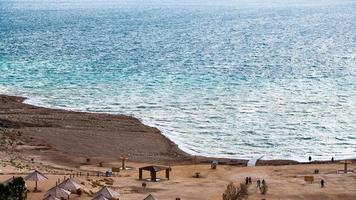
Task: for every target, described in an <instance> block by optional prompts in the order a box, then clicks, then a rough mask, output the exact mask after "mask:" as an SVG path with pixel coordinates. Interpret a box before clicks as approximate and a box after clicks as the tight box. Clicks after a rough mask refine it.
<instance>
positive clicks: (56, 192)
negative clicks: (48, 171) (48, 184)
mask: <svg viewBox="0 0 356 200" xmlns="http://www.w3.org/2000/svg"><path fill="white" fill-rule="evenodd" d="M69 195H70V192H69V191H68V190H65V189H63V188H60V187H58V186H55V187H53V188H51V189H50V190H48V191H47V192H46V194H45V195H44V196H45V197H48V196H54V197H57V198H68V197H69Z"/></svg>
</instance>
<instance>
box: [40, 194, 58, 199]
mask: <svg viewBox="0 0 356 200" xmlns="http://www.w3.org/2000/svg"><path fill="white" fill-rule="evenodd" d="M43 200H60V199H59V198H57V197H55V196H52V195H48V196H47V197H45V198H44V199H43Z"/></svg>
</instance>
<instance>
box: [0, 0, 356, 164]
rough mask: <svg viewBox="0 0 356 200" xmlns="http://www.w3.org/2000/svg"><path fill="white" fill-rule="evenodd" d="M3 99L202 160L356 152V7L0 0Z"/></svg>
mask: <svg viewBox="0 0 356 200" xmlns="http://www.w3.org/2000/svg"><path fill="white" fill-rule="evenodd" d="M262 2H263V3H262ZM0 93H6V94H15V95H23V96H27V97H32V98H31V99H30V100H29V101H30V103H33V104H36V105H42V106H48V107H60V108H66V109H74V110H80V111H90V112H105V113H121V114H129V115H134V116H137V117H139V118H141V119H142V120H143V121H144V122H145V123H147V124H150V125H153V126H157V127H159V128H160V129H161V130H162V131H163V132H164V134H166V135H167V136H168V137H169V138H171V139H172V140H174V141H175V142H176V143H177V144H179V146H180V147H181V148H183V149H184V150H186V151H188V152H189V153H193V154H199V155H209V156H224V157H233V158H249V157H251V156H255V155H265V158H283V159H298V160H305V158H306V156H307V155H313V156H314V157H315V158H320V159H321V158H324V159H325V158H330V157H331V156H335V157H336V158H341V157H355V155H356V114H355V113H356V1H347V0H335V1H325V0H324V1H323V0H321V1H302V0H300V1H291V0H289V1H288V0H287V1H267V2H266V1H262V0H261V1H245V2H243V1H219V3H216V2H214V1H203V0H201V1H195V2H193V1H152V0H151V1H143V2H140V1H101V3H94V2H92V1H73V0H72V1H70V0H69V1H60V2H59V1H33V0H30V1H6V0H0Z"/></svg>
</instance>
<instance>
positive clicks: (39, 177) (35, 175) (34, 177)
mask: <svg viewBox="0 0 356 200" xmlns="http://www.w3.org/2000/svg"><path fill="white" fill-rule="evenodd" d="M47 179H48V178H47V177H46V176H45V175H44V174H42V173H41V172H39V171H37V170H35V171H34V172H32V173H30V174H29V175H27V176H26V177H25V180H26V181H35V183H36V187H35V191H37V182H38V181H44V180H47Z"/></svg>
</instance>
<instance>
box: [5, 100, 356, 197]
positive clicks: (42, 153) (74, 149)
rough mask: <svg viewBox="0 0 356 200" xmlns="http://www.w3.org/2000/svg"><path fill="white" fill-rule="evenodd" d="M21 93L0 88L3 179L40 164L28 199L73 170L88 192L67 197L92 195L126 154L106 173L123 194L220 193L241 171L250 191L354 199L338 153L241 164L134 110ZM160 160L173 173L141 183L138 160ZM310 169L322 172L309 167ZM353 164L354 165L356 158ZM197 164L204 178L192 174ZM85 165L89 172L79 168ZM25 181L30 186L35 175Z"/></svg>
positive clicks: (355, 180) (354, 177)
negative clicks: (196, 149)
mask: <svg viewBox="0 0 356 200" xmlns="http://www.w3.org/2000/svg"><path fill="white" fill-rule="evenodd" d="M23 100H24V98H21V97H13V96H5V95H1V96H0V136H1V147H0V158H1V159H0V169H1V171H0V182H2V181H5V180H7V179H8V178H10V177H12V176H24V175H26V174H27V173H29V172H31V171H32V170H33V169H38V170H40V171H42V172H43V173H45V174H46V175H47V176H48V177H49V180H48V181H44V182H42V183H40V185H39V187H40V189H41V192H38V193H34V192H30V193H29V195H28V199H29V200H38V199H42V197H43V195H44V192H45V191H47V190H48V189H49V188H51V187H53V186H54V185H55V184H56V181H57V180H58V179H61V180H63V179H64V178H65V177H67V178H68V177H69V175H70V174H78V173H82V174H83V175H82V176H76V177H75V179H76V180H77V181H78V182H79V183H81V185H82V186H83V190H84V191H85V192H84V193H83V195H82V196H81V197H77V196H75V195H74V196H72V197H71V199H84V200H87V199H91V196H92V194H93V193H94V192H95V191H97V190H98V189H100V187H98V186H95V185H94V184H93V182H96V181H99V182H100V184H101V185H105V181H104V179H105V177H103V176H99V177H98V176H97V174H98V173H100V174H101V175H102V174H104V173H105V171H106V170H108V169H109V168H111V167H118V166H120V162H119V158H120V156H127V157H129V162H128V165H129V166H130V167H131V168H132V169H131V170H125V171H121V172H119V173H118V174H116V176H114V177H111V178H110V179H111V182H112V181H113V182H112V183H110V186H111V187H113V188H115V189H116V190H117V191H119V192H120V193H121V195H122V198H120V199H128V200H131V199H132V200H133V199H143V198H144V197H145V196H147V195H148V194H150V193H152V194H154V195H155V196H156V197H157V198H158V199H175V198H176V197H180V198H182V199H197V200H200V199H201V200H213V199H214V200H215V199H221V195H222V193H223V192H224V190H225V188H226V185H227V184H228V183H229V182H234V183H236V184H239V183H241V182H244V178H245V177H246V176H251V177H252V181H253V184H251V185H250V186H249V189H248V191H249V195H248V198H249V199H313V200H314V199H350V200H351V199H355V197H356V187H355V184H356V174H355V173H349V174H339V173H337V171H338V170H340V169H343V166H342V164H340V163H338V161H335V162H334V163H331V162H330V161H318V162H313V163H299V162H296V161H290V160H270V161H260V162H258V163H257V164H258V165H259V166H256V167H245V165H246V163H247V161H246V160H233V159H218V158H205V157H194V156H191V155H188V154H186V153H185V152H183V151H181V150H180V149H179V148H178V147H177V145H176V144H174V143H173V142H172V141H170V140H168V139H167V138H166V137H165V136H163V135H162V134H161V133H160V131H159V130H158V129H156V128H153V127H149V126H146V125H144V124H142V123H141V122H140V121H139V120H137V119H135V118H133V117H129V116H122V115H108V114H93V113H81V112H72V111H65V110H59V109H48V108H41V107H36V106H32V105H27V104H24V103H23ZM31 159H33V161H32V160H31ZM88 159H89V160H88ZM213 159H217V160H219V161H220V165H218V169H217V170H212V169H210V161H211V160H213ZM157 164H160V165H168V166H171V167H172V172H171V179H170V180H163V181H161V182H157V183H153V182H148V183H147V184H148V186H147V188H146V189H142V187H141V184H142V181H140V180H138V168H139V167H142V166H146V165H157ZM271 165H273V166H271ZM277 165H278V166H277ZM315 169H319V170H320V173H319V174H314V170H315ZM350 169H353V170H354V171H355V170H356V162H355V161H354V163H353V164H351V165H350ZM196 172H199V173H200V174H201V176H202V178H192V175H193V174H194V173H196ZM87 173H90V176H89V177H87V176H86V175H84V174H87ZM159 176H163V173H162V175H159ZM304 176H314V180H315V181H314V182H313V183H307V182H305V181H304ZM257 178H260V179H265V180H266V181H267V183H268V186H269V190H268V193H267V194H266V195H261V194H260V193H259V191H258V190H257V189H256V180H257ZM321 179H324V180H325V181H326V187H325V188H320V180H321ZM100 180H101V181H100ZM28 186H29V188H30V189H33V187H34V185H33V184H32V183H28Z"/></svg>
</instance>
